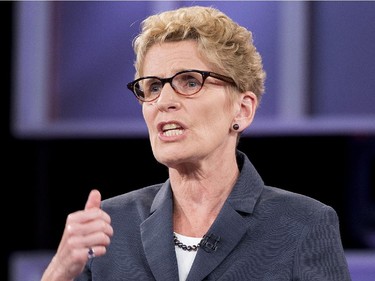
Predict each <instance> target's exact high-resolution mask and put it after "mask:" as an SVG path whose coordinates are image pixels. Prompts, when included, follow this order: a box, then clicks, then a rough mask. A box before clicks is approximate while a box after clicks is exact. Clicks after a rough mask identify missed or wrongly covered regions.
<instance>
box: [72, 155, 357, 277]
mask: <svg viewBox="0 0 375 281" xmlns="http://www.w3.org/2000/svg"><path fill="white" fill-rule="evenodd" d="M237 162H238V165H239V168H240V176H239V178H238V180H237V182H236V184H235V186H234V188H233V190H232V192H231V194H230V196H229V198H228V199H227V201H226V202H225V204H224V206H223V208H222V210H221V212H220V213H219V215H218V217H217V219H216V220H215V222H214V223H213V225H212V226H211V228H210V230H209V232H208V234H211V238H210V239H209V240H208V243H206V244H205V245H203V246H202V247H200V248H199V249H198V252H197V255H196V258H195V261H194V263H193V266H192V268H191V271H190V273H189V276H188V278H187V281H197V280H215V281H216V280H223V281H224V280H234V281H241V280H275V281H282V280H317V281H326V280H337V281H347V280H351V278H350V275H349V270H348V265H347V262H346V259H345V256H344V251H343V246H342V243H341V238H340V230H339V222H338V217H337V214H336V212H335V211H334V210H333V209H332V208H331V207H329V206H327V205H325V204H323V203H321V202H319V201H317V200H314V199H312V198H309V197H306V196H304V195H300V194H296V193H292V192H288V191H285V190H281V189H278V188H275V187H270V186H266V185H264V183H263V181H262V179H261V177H260V176H259V174H258V173H257V171H256V170H255V168H254V167H253V165H252V164H251V163H250V161H249V159H248V158H247V156H246V155H245V154H243V153H242V152H240V151H237ZM102 208H103V210H105V211H106V212H108V214H109V215H110V216H111V219H112V226H113V228H114V235H113V237H112V240H111V244H110V246H109V247H108V249H107V254H106V255H104V256H102V257H97V258H94V259H92V260H90V261H89V262H88V264H87V265H86V267H85V270H84V272H83V273H82V274H81V275H80V276H79V277H78V278H77V279H76V280H94V281H99V280H103V281H104V280H105V281H115V280H137V281H146V280H159V281H169V280H176V281H177V280H178V269H177V260H176V254H175V246H174V243H173V224H172V209H173V202H172V190H171V186H170V182H169V180H167V181H166V182H165V183H164V184H157V185H153V186H149V187H145V188H142V189H139V190H135V191H132V192H129V193H126V194H123V195H119V196H116V197H113V198H110V199H106V200H104V201H103V202H102ZM218 238H219V239H218Z"/></svg>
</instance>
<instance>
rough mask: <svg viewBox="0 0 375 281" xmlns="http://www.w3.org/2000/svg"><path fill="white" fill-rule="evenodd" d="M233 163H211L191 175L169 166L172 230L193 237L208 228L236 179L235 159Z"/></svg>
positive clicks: (198, 235) (203, 232) (199, 235)
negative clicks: (222, 167)
mask: <svg viewBox="0 0 375 281" xmlns="http://www.w3.org/2000/svg"><path fill="white" fill-rule="evenodd" d="M234 165H235V166H234V167H233V166H232V167H231V168H229V167H227V166H226V168H225V169H220V168H219V169H216V167H213V169H212V168H211V169H209V170H206V171H205V172H204V173H202V171H199V172H198V173H193V174H194V176H191V174H189V176H186V175H181V174H180V173H178V171H176V170H170V180H171V186H172V190H173V195H174V210H173V219H174V231H176V232H178V233H180V234H183V235H187V236H192V237H202V236H203V235H204V234H205V233H206V232H207V231H208V229H209V228H210V226H211V225H212V223H213V222H214V220H215V219H216V217H217V215H218V214H219V212H220V210H221V208H222V206H223V205H224V202H225V200H226V199H227V198H228V196H229V194H230V192H231V191H232V188H233V186H234V184H235V182H236V180H237V177H238V174H239V171H238V167H237V163H236V162H235V161H234ZM197 175H198V176H197Z"/></svg>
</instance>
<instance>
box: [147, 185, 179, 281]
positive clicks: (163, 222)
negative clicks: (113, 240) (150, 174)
mask: <svg viewBox="0 0 375 281" xmlns="http://www.w3.org/2000/svg"><path fill="white" fill-rule="evenodd" d="M172 208H173V204H172V192H171V189H170V186H169V181H167V182H166V183H164V184H163V186H162V188H161V189H160V191H159V192H158V194H157V195H156V197H155V200H154V202H153V205H152V207H151V215H150V216H149V217H148V218H147V219H146V220H145V221H144V222H143V223H142V224H141V225H140V230H141V238H142V243H143V248H144V251H145V254H146V258H147V261H148V264H149V266H150V268H151V271H152V273H153V275H154V277H155V279H156V280H160V281H165V280H178V267H177V259H176V253H175V249H174V244H173V225H172V223H173V219H172Z"/></svg>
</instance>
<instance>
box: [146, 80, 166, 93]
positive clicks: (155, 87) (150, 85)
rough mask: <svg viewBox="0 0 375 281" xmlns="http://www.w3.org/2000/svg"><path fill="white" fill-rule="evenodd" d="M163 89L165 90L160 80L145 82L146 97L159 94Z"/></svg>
mask: <svg viewBox="0 0 375 281" xmlns="http://www.w3.org/2000/svg"><path fill="white" fill-rule="evenodd" d="M162 88H163V85H162V83H161V81H160V80H157V79H145V81H144V89H145V92H146V95H154V94H158V93H159V92H160V91H161V89H162Z"/></svg>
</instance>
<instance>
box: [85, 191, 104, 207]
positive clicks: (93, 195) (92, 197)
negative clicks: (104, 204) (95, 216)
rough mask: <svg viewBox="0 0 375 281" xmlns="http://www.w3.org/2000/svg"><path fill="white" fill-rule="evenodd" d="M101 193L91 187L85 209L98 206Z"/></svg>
mask: <svg viewBox="0 0 375 281" xmlns="http://www.w3.org/2000/svg"><path fill="white" fill-rule="evenodd" d="M101 198H102V196H101V194H100V192H99V190H96V189H93V190H91V192H90V194H89V197H88V198H87V201H86V205H85V210H87V209H91V208H100V203H101Z"/></svg>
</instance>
